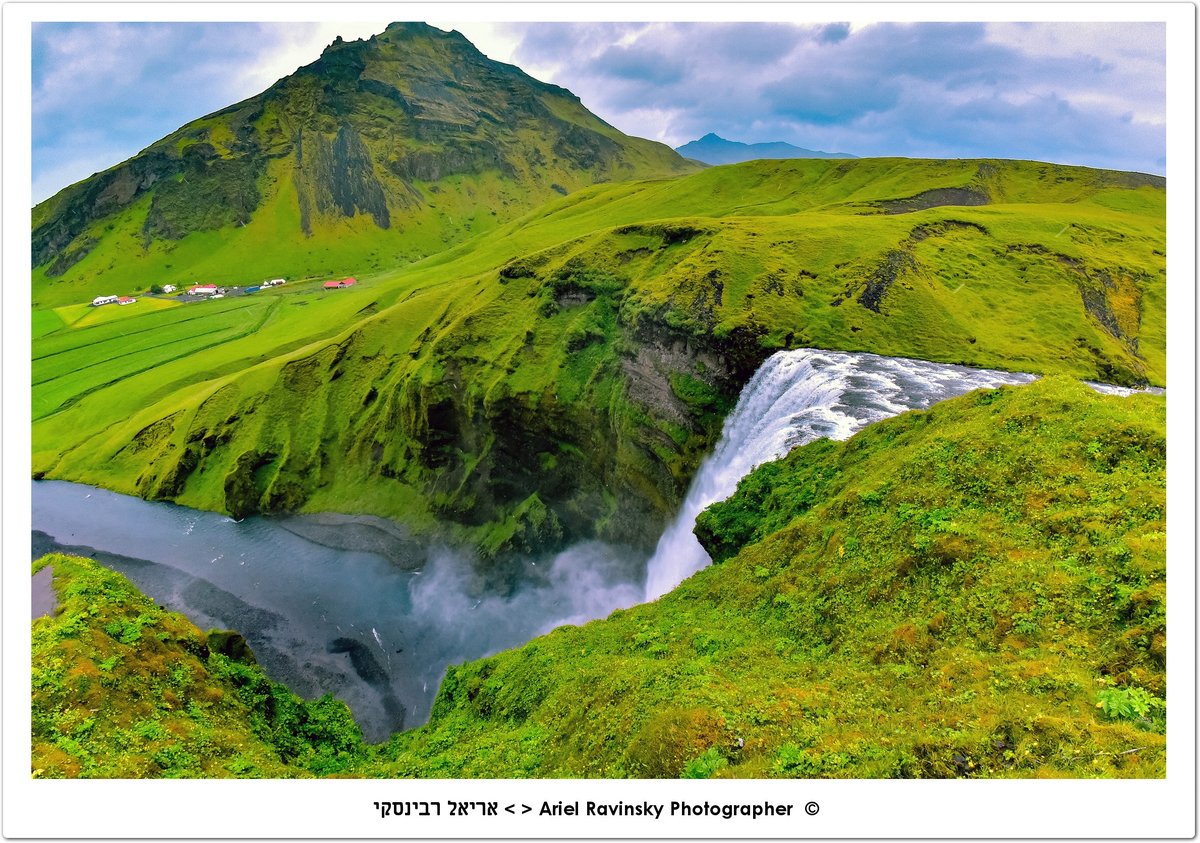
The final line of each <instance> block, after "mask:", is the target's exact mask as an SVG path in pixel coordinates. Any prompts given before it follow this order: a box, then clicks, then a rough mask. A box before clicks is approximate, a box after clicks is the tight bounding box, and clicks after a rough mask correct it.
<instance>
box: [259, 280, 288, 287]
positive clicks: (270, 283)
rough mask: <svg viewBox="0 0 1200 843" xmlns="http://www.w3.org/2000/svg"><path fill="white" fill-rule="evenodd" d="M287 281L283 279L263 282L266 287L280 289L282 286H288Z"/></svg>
mask: <svg viewBox="0 0 1200 843" xmlns="http://www.w3.org/2000/svg"><path fill="white" fill-rule="evenodd" d="M286 283H287V281H286V280H285V279H283V278H272V279H271V280H270V281H264V282H262V286H264V287H278V286H279V285H280V284H286Z"/></svg>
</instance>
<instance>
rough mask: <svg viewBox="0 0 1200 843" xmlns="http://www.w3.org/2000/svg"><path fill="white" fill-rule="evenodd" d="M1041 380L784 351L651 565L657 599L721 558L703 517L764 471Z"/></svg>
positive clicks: (759, 375)
mask: <svg viewBox="0 0 1200 843" xmlns="http://www.w3.org/2000/svg"><path fill="white" fill-rule="evenodd" d="M1033 379H1034V377H1033V375H1026V374H1014V373H1011V372H998V371H992V370H989V369H971V368H968V367H966V366H951V365H946V364H942V363H928V362H925V361H923V360H907V359H904V358H898V357H879V356H877V355H874V354H851V353H843V352H835V351H818V350H814V349H808V348H801V349H796V350H793V351H780V352H778V353H776V354H774V355H773V356H772V357H771V358H770V359H768V360H767V361H766V362H765V363H764V364H763V365H762V366H761V367H759V369H758V371H757V372H755V374H754V377H752V378H751V379H750V382H749V383H748V384H746V386H745V388H744V389H743V390H742V394H741V396H740V397H739V398H738V402H737V406H736V407H735V408H734V410H733V412H732V413H731V414H730V415H729V417H728V418H727V419H726V420H725V426H724V429H723V430H722V432H721V440H720V442H719V443H718V444H717V447H716V449H715V450H714V451H713V453H712V455H710V456H709V457H708V458H706V459H705V460H704V462H703V463H702V464H701V465H700V470H699V471H698V472H697V473H696V477H695V479H693V481H692V485H691V488H690V489H689V490H688V494H687V497H686V498H685V499H684V502H683V506H682V507H681V509H680V511H679V514H678V515H677V516H676V518H675V520H674V521H673V522H672V523H671V524H670V526H668V527H667V529H666V531H665V532H664V533H663V534H662V537H661V538H660V539H659V541H658V547H657V548H656V549H655V551H654V555H653V556H652V557H651V558H650V561H649V562H648V563H647V565H646V586H645V599H646V600H655V599H657V598H659V597H661V596H662V595H664V594H666V593H667V592H668V591H670V590H671V589H673V588H674V587H675V586H677V585H679V583H681V582H683V580H685V579H686V578H688V577H689V576H691V575H692V574H694V573H696V571H699V570H700V569H701V568H703V567H705V566H706V565H708V564H709V562H711V561H712V560H711V559H709V557H708V554H707V553H706V552H705V550H704V548H703V547H701V546H700V543H699V542H698V541H696V537H695V535H693V533H692V528H693V526H694V525H695V523H696V516H697V515H699V514H700V512H701V511H703V510H704V509H705V507H707V506H709V505H710V504H712V503H714V502H716V501H719V500H724V499H725V498H727V497H729V496H730V495H731V494H733V492H734V490H736V489H737V484H738V481H739V480H741V479H742V478H743V477H745V476H746V475H747V474H749V473H750V472H751V471H752V470H753V469H754V468H755V467H756V466H758V465H761V464H762V463H764V462H769V461H770V460H774V459H778V458H780V457H782V456H784V455H785V454H787V453H788V451H790V450H791V449H792V448H794V447H796V446H797V445H803V444H805V443H806V442H811V441H813V440H814V439H819V438H821V437H827V438H830V439H846V438H849V437H850V436H851V435H852V434H853V433H855V432H856V431H857V430H859V429H860V428H862V427H863V426H864V425H867V424H870V423H871V422H875V421H879V420H880V419H883V418H887V417H889V416H894V415H896V414H898V413H902V412H904V411H905V410H918V409H925V408H926V407H929V406H930V405H931V404H933V403H934V402H937V401H942V400H944V399H946V398H953V397H954V396H957V395H962V394H964V393H967V392H970V391H971V390H973V389H980V388H983V387H994V386H998V385H1000V384H1017V383H1028V382H1030V381H1031V380H1033Z"/></svg>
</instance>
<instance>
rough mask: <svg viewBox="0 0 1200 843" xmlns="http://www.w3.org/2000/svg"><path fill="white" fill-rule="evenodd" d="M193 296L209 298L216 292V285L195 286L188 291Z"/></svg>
mask: <svg viewBox="0 0 1200 843" xmlns="http://www.w3.org/2000/svg"><path fill="white" fill-rule="evenodd" d="M188 292H189V293H191V294H192V295H193V296H211V295H213V294H214V293H216V292H217V285H216V284H197V285H196V286H195V287H192V288H191V289H190V290H188Z"/></svg>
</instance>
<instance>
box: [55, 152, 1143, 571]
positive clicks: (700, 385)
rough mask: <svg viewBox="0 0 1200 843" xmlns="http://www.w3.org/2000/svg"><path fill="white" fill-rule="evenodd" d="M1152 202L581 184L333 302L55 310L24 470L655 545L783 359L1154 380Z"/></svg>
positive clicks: (849, 168)
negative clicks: (728, 420)
mask: <svg viewBox="0 0 1200 843" xmlns="http://www.w3.org/2000/svg"><path fill="white" fill-rule="evenodd" d="M1164 184H1165V182H1164V180H1163V179H1161V178H1157V177H1153V176H1144V175H1140V174H1136V173H1118V172H1111V171H1103V170H1091V169H1086V168H1081V167H1067V166H1057V165H1050V164H1040V163H1036V162H1019V161H989V160H949V161H937V160H906V159H857V160H849V161H828V160H817V159H797V160H792V161H754V162H747V163H744V164H737V165H732V166H728V167H712V168H706V169H704V170H700V171H698V172H695V173H693V174H691V175H687V176H684V177H680V178H676V179H673V180H665V181H664V180H653V181H633V182H621V183H613V184H601V185H595V186H591V187H582V188H579V189H578V190H576V191H574V192H573V193H571V194H570V195H569V196H566V197H559V198H557V199H555V200H553V201H551V202H550V203H548V204H545V205H542V206H540V207H538V208H536V209H534V210H533V211H530V212H529V213H527V214H526V215H525V216H523V217H521V218H519V219H516V220H513V221H512V222H509V223H507V224H505V225H503V226H500V227H499V228H497V229H496V230H495V231H492V232H488V233H484V234H482V235H480V236H478V237H476V238H474V239H472V240H470V241H469V242H464V243H461V244H459V245H457V246H454V247H452V248H449V249H447V250H445V251H443V252H441V253H439V254H437V255H434V256H432V257H429V258H426V259H425V260H422V261H419V262H416V263H412V264H408V263H403V264H400V265H398V266H395V267H394V268H390V269H388V270H387V271H383V272H378V271H374V270H371V269H370V268H369V267H367V268H366V270H365V271H362V272H359V269H360V268H359V266H357V265H352V266H350V267H349V268H348V269H349V270H350V271H353V272H355V273H356V274H357V277H358V278H359V283H358V284H357V285H356V286H355V287H352V288H349V289H346V290H341V291H336V292H326V291H323V290H322V289H321V285H320V283H319V282H310V283H306V282H297V283H290V284H288V285H286V286H285V287H281V288H273V289H270V290H264V291H262V292H260V293H255V294H253V295H247V296H240V297H230V298H226V299H224V300H220V301H210V302H194V303H190V304H179V303H178V302H177V301H176V300H172V299H169V298H168V299H159V298H142V299H139V301H138V302H137V304H136V305H133V306H130V307H120V308H118V307H100V308H93V307H89V306H87V305H86V304H79V305H71V306H64V307H58V308H45V307H41V308H37V309H35V311H34V314H33V316H34V331H35V337H36V338H35V340H34V343H33V361H32V372H33V395H32V399H33V454H32V467H33V471H34V472H35V476H38V477H47V478H59V479H69V480H76V481H80V482H86V483H93V484H98V485H100V486H104V487H107V488H111V489H114V490H117V491H121V492H125V493H130V494H137V495H140V496H143V497H146V498H153V499H162V500H172V501H176V502H178V503H181V504H185V505H188V506H193V507H198V508H202V509H208V510H216V511H225V512H228V513H231V514H234V515H236V516H238V517H241V516H242V515H245V514H248V513H254V512H287V511H297V510H309V511H341V512H356V513H371V514H376V515H381V516H385V517H388V518H393V519H396V520H400V521H403V522H404V523H406V524H408V525H409V526H411V527H413V528H415V529H419V530H424V531H431V530H442V531H446V532H449V533H450V534H451V536H452V537H453V538H454V539H456V540H458V541H463V542H467V543H469V544H472V545H474V546H476V547H477V548H479V549H480V551H481V552H482V553H483V554H484V555H485V556H488V557H490V558H492V559H500V558H503V557H505V555H506V554H512V553H536V552H542V551H546V550H550V549H554V548H559V547H563V546H564V545H566V544H567V543H570V542H572V541H575V540H578V539H582V538H588V537H600V538H604V539H607V540H610V541H617V542H622V543H627V544H630V545H634V546H638V547H650V548H652V547H653V545H654V542H655V541H656V540H657V538H658V535H659V533H660V531H661V529H662V526H663V524H664V523H665V522H666V521H667V519H668V518H669V517H670V516H671V514H672V513H673V512H674V511H675V509H676V507H677V506H678V504H679V502H680V501H681V500H682V498H683V495H684V493H685V492H686V490H687V487H688V484H689V482H690V480H691V478H692V476H693V474H694V472H695V470H696V466H697V465H698V464H699V462H700V461H701V459H702V458H703V457H704V455H705V454H706V453H708V452H709V450H710V449H711V447H712V445H713V444H714V443H715V441H716V440H717V437H718V436H719V434H720V430H721V424H722V420H723V418H724V416H725V414H726V413H727V412H728V411H729V409H730V407H732V405H733V402H734V401H735V400H736V398H737V395H738V393H739V391H740V390H741V388H742V386H743V384H745V383H746V381H747V380H748V379H749V377H750V376H751V375H752V374H753V372H754V371H755V369H756V368H757V367H758V366H759V364H761V363H762V361H763V360H765V359H766V358H767V357H768V356H769V355H770V354H771V353H772V352H773V351H775V350H777V349H780V348H796V347H817V348H828V349H835V350H845V351H871V352H875V353H878V354H887V355H897V356H905V357H915V358H920V359H925V360H932V361H936V362H945V363H962V364H967V365H976V366H985V367H989V368H999V369H1008V370H1017V371H1027V372H1034V373H1038V374H1053V373H1059V374H1068V375H1071V376H1073V377H1082V378H1089V379H1094V380H1104V381H1110V382H1112V381H1115V382H1121V383H1126V384H1136V383H1152V384H1156V385H1163V384H1164V383H1165V377H1166V351H1165V322H1166V319H1165V301H1166V297H1165V291H1166V276H1165V257H1164V252H1165V245H1164V242H1165V210H1164V209H1165V187H1164ZM360 216H361V215H360ZM371 226H372V228H373V229H374V230H376V231H379V232H382V233H383V234H386V232H384V231H383V230H382V229H378V228H377V227H375V226H374V224H373V223H371ZM314 236H315V235H314ZM207 242H213V241H207ZM215 247H216V246H214V248H215ZM254 259H255V255H254V254H253V253H249V252H248V253H246V255H245V260H246V261H248V262H249V261H252V260H254Z"/></svg>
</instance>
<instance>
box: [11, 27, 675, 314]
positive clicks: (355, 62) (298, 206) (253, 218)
mask: <svg viewBox="0 0 1200 843" xmlns="http://www.w3.org/2000/svg"><path fill="white" fill-rule="evenodd" d="M696 168H697V165H696V164H694V163H691V162H687V161H685V160H684V159H682V158H681V157H679V156H678V155H676V154H675V153H674V152H673V151H671V150H670V149H669V148H668V147H666V146H664V145H662V144H658V143H654V142H651V141H647V140H642V139H640V138H632V137H629V136H627V135H624V134H622V133H621V132H619V131H617V130H616V129H614V128H613V127H611V126H609V125H608V124H606V123H604V122H603V121H602V120H600V119H599V118H597V117H596V116H595V115H593V114H592V113H591V112H589V111H588V110H587V109H586V108H585V107H584V106H583V105H582V104H581V103H580V101H579V99H578V98H577V97H575V96H574V95H573V94H572V93H571V92H569V91H567V90H565V89H563V88H559V87H557V86H554V85H549V84H546V83H543V82H539V81H538V80H536V79H534V78H532V77H530V76H528V75H527V74H525V73H524V72H523V71H521V70H520V69H519V68H517V67H514V66H512V65H507V64H502V63H500V62H496V61H492V60H490V59H488V58H487V57H485V56H484V55H483V54H482V53H480V52H479V51H478V50H477V49H475V47H474V46H472V45H471V43H470V42H469V41H467V39H466V38H464V37H463V36H462V35H461V34H459V33H458V32H443V31H442V30H439V29H436V28H434V27H430V26H427V25H425V24H419V23H395V24H392V25H391V26H389V27H388V28H387V29H386V30H385V31H384V32H383V33H381V34H379V35H376V36H374V37H372V38H369V39H366V40H361V41H349V42H347V41H342V40H341V39H338V40H337V41H335V42H334V43H333V44H332V45H330V46H329V47H328V48H327V49H326V50H325V51H324V52H323V53H322V55H321V56H320V58H319V59H317V61H315V62H313V63H312V64H310V65H307V66H306V67H302V68H300V69H299V70H298V71H296V72H295V73H294V74H292V75H290V76H288V77H285V78H283V79H281V80H279V81H278V82H276V83H275V84H274V85H272V86H271V87H270V88H269V89H267V90H266V91H264V92H263V93H261V94H258V95H257V96H253V97H250V98H249V99H247V100H245V101H243V102H240V103H237V104H236V105H232V106H230V107H228V108H225V109H222V110H221V111H218V112H216V113H213V114H210V115H208V116H206V117H203V118H201V119H199V120H195V121H193V122H191V123H189V124H187V125H186V126H183V127H182V128H180V129H179V130H177V131H175V132H173V133H171V134H170V135H168V136H167V137H165V138H163V139H162V140H160V141H158V142H156V143H154V144H152V145H151V146H149V147H148V148H146V149H145V150H143V151H142V152H140V153H138V154H137V155H136V156H134V157H133V158H131V159H130V160H128V161H126V162H124V163H122V164H119V165H117V166H115V167H113V168H111V169H109V170H106V171H104V172H102V173H98V174H96V175H94V176H92V177H90V178H88V179H85V180H84V181H82V182H79V183H77V184H74V185H72V186H70V187H68V188H66V189H64V190H63V191H61V192H60V193H58V194H57V195H56V196H54V197H52V198H50V199H48V200H46V201H45V202H43V203H41V204H40V205H38V206H37V207H36V208H34V209H33V232H32V245H33V268H34V272H33V283H34V296H33V298H34V301H35V302H36V303H38V304H40V305H45V306H62V305H67V304H70V303H73V302H81V301H90V300H91V299H92V298H93V296H95V295H100V294H108V293H110V292H120V293H132V292H136V291H141V290H145V289H147V288H148V287H149V286H151V285H152V284H165V283H174V284H176V285H180V286H182V285H184V284H190V283H194V282H213V281H215V282H219V283H249V282H255V281H260V280H263V279H265V278H271V277H276V276H281V275H282V276H289V277H296V276H305V275H314V274H334V273H344V274H349V273H351V272H358V273H363V272H366V271H369V270H372V269H383V268H389V267H392V266H396V265H398V264H403V263H407V262H410V261H412V260H416V259H418V258H420V257H423V256H425V255H428V254H431V253H433V252H436V251H439V250H441V249H443V248H445V247H446V246H448V245H451V244H453V243H455V242H458V241H460V240H462V239H464V238H466V237H469V236H472V235H475V234H478V233H480V232H484V231H488V230H491V229H494V228H496V227H497V226H499V225H501V224H502V223H504V222H506V221H508V220H510V219H513V218H514V217H516V216H519V215H520V214H522V213H524V212H526V211H528V210H530V209H531V208H533V207H535V206H536V205H538V204H541V203H543V202H545V201H547V200H549V199H551V198H555V197H557V196H560V195H563V194H566V193H570V192H572V191H575V190H578V189H579V188H581V187H584V186H587V185H591V184H594V183H597V182H604V181H618V180H626V179H633V178H648V177H649V178H654V177H662V176H672V175H678V174H681V173H685V172H689V171H691V170H694V169H696Z"/></svg>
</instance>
